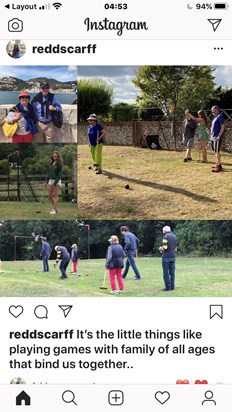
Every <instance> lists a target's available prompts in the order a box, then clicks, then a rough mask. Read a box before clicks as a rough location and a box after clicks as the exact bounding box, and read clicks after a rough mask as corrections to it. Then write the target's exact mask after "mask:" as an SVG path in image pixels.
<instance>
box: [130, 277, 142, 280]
mask: <svg viewBox="0 0 232 412" xmlns="http://www.w3.org/2000/svg"><path fill="white" fill-rule="evenodd" d="M132 280H141V278H138V277H137V276H135V277H134V278H133V279H132Z"/></svg>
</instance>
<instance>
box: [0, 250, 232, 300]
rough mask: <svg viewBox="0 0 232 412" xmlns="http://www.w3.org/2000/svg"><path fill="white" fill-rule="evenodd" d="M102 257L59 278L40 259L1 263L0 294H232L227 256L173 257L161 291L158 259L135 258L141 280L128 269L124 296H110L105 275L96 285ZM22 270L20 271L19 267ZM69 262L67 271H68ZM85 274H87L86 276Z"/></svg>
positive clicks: (144, 295)
mask: <svg viewBox="0 0 232 412" xmlns="http://www.w3.org/2000/svg"><path fill="white" fill-rule="evenodd" d="M104 262H105V260H104V259H96V260H89V261H88V260H80V261H79V265H78V273H79V274H80V275H81V276H75V275H71V274H68V276H69V278H68V279H67V280H65V281H63V280H60V279H59V276H60V272H59V269H58V268H56V269H54V268H53V263H54V262H50V268H51V269H50V270H51V271H50V272H49V273H43V272H42V262H41V261H39V260H38V261H26V262H22V261H21V262H20V261H17V262H2V273H1V274H0V279H1V288H0V296H80V297H112V298H113V299H122V298H124V297H164V296H165V297H210V296H215V297H232V273H231V259H229V258H224V259H223V258H180V257H179V258H177V264H176V289H175V290H174V291H172V292H162V291H161V289H162V288H163V287H164V285H163V277H162V268H161V258H143V257H140V258H139V259H138V267H139V270H140V272H141V277H142V280H141V281H133V280H132V278H133V272H132V271H131V270H130V271H129V273H128V275H127V278H126V280H125V281H124V284H125V293H124V295H113V296H112V295H111V294H110V290H111V289H110V285H109V280H108V274H107V282H106V285H107V290H101V289H99V287H100V286H101V285H102V283H103V276H104ZM22 269H23V270H22ZM71 269H72V267H71V263H70V264H69V267H68V271H67V273H69V272H70V271H71ZM86 275H87V276H86Z"/></svg>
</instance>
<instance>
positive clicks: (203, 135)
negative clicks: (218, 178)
mask: <svg viewBox="0 0 232 412" xmlns="http://www.w3.org/2000/svg"><path fill="white" fill-rule="evenodd" d="M185 114H188V116H189V117H190V119H192V120H194V121H195V122H196V123H197V124H198V130H199V137H198V142H199V150H200V151H201V159H199V160H198V163H207V151H206V142H207V140H208V136H207V126H208V120H207V117H206V114H205V112H204V110H199V112H198V113H197V114H198V117H194V116H193V115H192V114H191V113H190V111H189V110H188V109H187V110H186V111H185ZM199 157H200V154H199Z"/></svg>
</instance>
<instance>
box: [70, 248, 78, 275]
mask: <svg viewBox="0 0 232 412" xmlns="http://www.w3.org/2000/svg"><path fill="white" fill-rule="evenodd" d="M71 249H72V251H71V261H72V272H71V273H72V274H73V275H77V262H78V247H77V244H76V243H73V245H72V246H71Z"/></svg>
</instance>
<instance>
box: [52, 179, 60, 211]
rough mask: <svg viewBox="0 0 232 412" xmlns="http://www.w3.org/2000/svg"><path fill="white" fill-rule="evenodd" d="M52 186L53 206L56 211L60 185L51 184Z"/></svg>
mask: <svg viewBox="0 0 232 412" xmlns="http://www.w3.org/2000/svg"><path fill="white" fill-rule="evenodd" d="M52 187H53V208H54V210H56V211H57V210H58V200H59V198H58V193H59V189H60V186H59V185H55V186H54V185H53V186H52Z"/></svg>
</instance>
